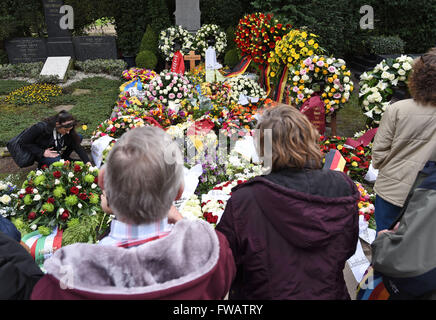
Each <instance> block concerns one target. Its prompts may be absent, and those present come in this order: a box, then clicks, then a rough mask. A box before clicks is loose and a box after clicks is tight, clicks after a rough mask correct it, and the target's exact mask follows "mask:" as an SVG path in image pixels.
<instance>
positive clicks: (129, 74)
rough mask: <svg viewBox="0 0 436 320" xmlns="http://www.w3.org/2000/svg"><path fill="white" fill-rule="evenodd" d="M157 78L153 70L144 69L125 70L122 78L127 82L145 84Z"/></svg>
mask: <svg viewBox="0 0 436 320" xmlns="http://www.w3.org/2000/svg"><path fill="white" fill-rule="evenodd" d="M155 76H156V72H154V71H153V70H148V69H143V68H130V69H128V70H124V71H123V74H122V77H123V79H124V80H126V81H131V80H138V79H139V80H141V82H143V83H147V82H148V81H150V80H151V79H153V78H154V77H155Z"/></svg>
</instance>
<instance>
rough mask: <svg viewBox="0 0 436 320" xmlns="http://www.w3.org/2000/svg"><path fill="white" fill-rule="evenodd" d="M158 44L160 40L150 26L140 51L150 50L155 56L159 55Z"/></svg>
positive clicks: (143, 38)
mask: <svg viewBox="0 0 436 320" xmlns="http://www.w3.org/2000/svg"><path fill="white" fill-rule="evenodd" d="M157 43H158V38H157V35H156V33H155V32H154V30H153V28H152V27H151V26H150V25H148V26H147V30H145V33H144V36H143V37H142V41H141V46H140V47H139V51H140V52H141V51H145V50H149V51H151V52H152V53H154V54H157V52H158V51H157V50H158V49H157Z"/></svg>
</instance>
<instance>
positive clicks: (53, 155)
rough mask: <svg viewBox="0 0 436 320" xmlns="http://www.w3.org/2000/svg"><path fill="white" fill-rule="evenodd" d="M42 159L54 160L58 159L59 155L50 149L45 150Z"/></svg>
mask: <svg viewBox="0 0 436 320" xmlns="http://www.w3.org/2000/svg"><path fill="white" fill-rule="evenodd" d="M44 157H45V158H56V157H59V153H58V152H57V151H54V150H53V149H52V148H50V149H45V151H44Z"/></svg>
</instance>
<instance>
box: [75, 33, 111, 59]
mask: <svg viewBox="0 0 436 320" xmlns="http://www.w3.org/2000/svg"><path fill="white" fill-rule="evenodd" d="M73 44H74V53H75V55H76V60H79V61H84V60H92V59H117V46H116V42H115V37H112V36H83V37H73Z"/></svg>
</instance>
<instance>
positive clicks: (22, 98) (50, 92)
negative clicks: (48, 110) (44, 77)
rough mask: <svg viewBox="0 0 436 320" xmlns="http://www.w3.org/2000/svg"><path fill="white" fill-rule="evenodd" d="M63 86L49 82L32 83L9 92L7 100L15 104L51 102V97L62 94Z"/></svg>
mask: <svg viewBox="0 0 436 320" xmlns="http://www.w3.org/2000/svg"><path fill="white" fill-rule="evenodd" d="M61 94H62V88H61V87H59V86H57V85H54V84H48V83H35V84H31V85H28V86H25V87H22V88H19V89H17V90H14V91H12V92H11V93H9V94H8V95H7V96H6V98H5V100H4V101H5V102H8V103H12V104H15V105H29V104H35V103H38V104H39V103H46V102H50V97H56V96H60V95H61Z"/></svg>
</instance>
